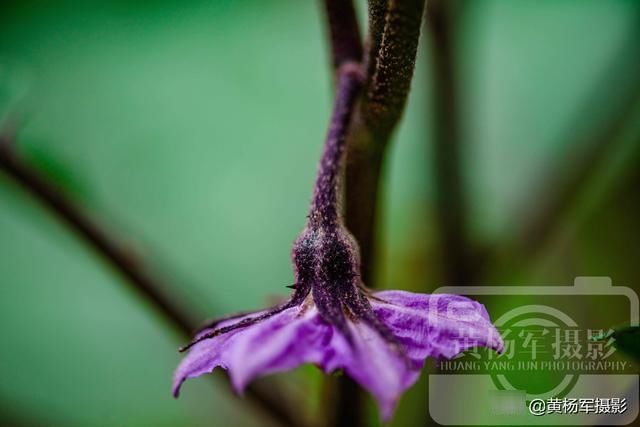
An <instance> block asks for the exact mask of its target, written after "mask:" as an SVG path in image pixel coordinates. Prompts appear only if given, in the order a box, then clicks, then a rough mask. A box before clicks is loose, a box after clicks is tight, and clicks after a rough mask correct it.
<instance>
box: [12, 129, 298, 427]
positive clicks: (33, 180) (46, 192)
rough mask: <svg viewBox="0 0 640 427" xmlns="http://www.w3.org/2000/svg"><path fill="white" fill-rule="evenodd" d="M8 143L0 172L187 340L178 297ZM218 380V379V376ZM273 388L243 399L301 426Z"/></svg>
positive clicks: (190, 319) (189, 319)
mask: <svg viewBox="0 0 640 427" xmlns="http://www.w3.org/2000/svg"><path fill="white" fill-rule="evenodd" d="M12 142H13V141H12V138H11V137H9V136H8V135H6V134H3V135H0V169H2V170H3V171H4V172H5V173H6V174H7V175H9V176H10V177H11V178H13V179H14V180H15V181H16V182H17V183H18V184H19V185H20V186H21V187H22V188H23V189H24V190H25V191H27V192H28V193H30V194H31V195H32V196H33V197H35V198H36V199H37V200H38V201H39V202H40V203H42V204H43V205H44V206H45V207H46V208H48V209H49V211H51V212H52V213H53V214H54V215H55V216H56V217H58V219H60V220H61V221H62V222H64V223H65V224H66V225H67V226H68V227H69V229H70V230H72V231H73V232H75V233H76V234H77V235H78V236H79V237H80V238H81V239H83V240H84V241H85V242H86V243H87V244H88V245H89V246H90V247H91V248H92V249H93V250H94V251H95V252H96V253H97V254H98V255H100V256H101V257H102V258H103V259H104V260H105V261H107V262H108V263H109V264H110V265H111V267H113V269H114V270H116V271H117V272H118V273H120V274H121V275H122V276H123V277H124V278H125V279H126V281H125V283H127V284H129V285H131V287H132V288H133V289H134V290H135V291H136V292H138V293H139V294H140V295H141V296H142V297H143V298H144V299H146V300H147V301H148V302H150V303H151V305H152V306H153V307H154V308H155V309H156V310H158V311H159V312H160V313H161V314H162V315H163V316H164V317H165V318H166V319H167V320H168V321H169V323H171V324H172V325H173V326H175V327H176V328H177V329H178V330H179V331H180V332H182V333H183V334H184V335H185V336H186V337H187V338H190V337H191V333H192V331H193V330H194V329H195V328H196V327H197V321H196V317H195V316H192V315H189V313H188V311H186V310H185V309H183V308H182V307H183V306H182V305H181V304H179V303H178V301H180V298H178V297H176V296H175V295H171V296H169V295H168V294H167V293H165V292H163V291H162V289H167V287H166V286H163V285H162V284H161V283H159V282H158V281H157V280H156V279H154V278H152V277H151V276H150V275H149V274H147V273H146V272H145V271H144V270H143V269H142V268H141V265H140V263H137V262H134V260H132V259H131V257H130V256H129V255H128V252H127V251H126V249H124V248H123V246H122V245H120V244H119V243H117V242H116V241H115V240H114V239H113V238H112V237H110V236H109V235H108V234H107V233H106V232H104V231H103V230H102V229H100V227H98V226H97V225H96V224H94V223H93V222H92V221H91V219H89V217H88V216H86V215H85V214H84V213H83V212H82V210H80V209H79V208H78V207H77V206H76V205H75V204H74V203H73V202H72V201H71V200H69V199H68V198H67V197H66V196H65V195H64V194H63V193H62V192H60V191H59V190H58V189H57V188H56V187H55V186H54V185H52V184H51V183H49V182H48V181H47V180H46V179H45V178H44V177H43V176H42V175H40V174H39V173H38V172H37V171H36V170H34V169H33V168H31V167H30V166H29V165H27V164H26V163H24V162H23V161H22V160H21V159H20V158H19V157H17V156H16V155H15V154H14V152H13V150H12V148H13V146H12ZM220 377H222V376H218V378H220ZM275 388H276V387H275V384H269V385H268V387H264V386H256V385H254V386H251V387H249V389H248V390H247V397H248V398H249V399H250V401H251V402H252V403H253V404H254V405H255V406H256V407H257V408H258V409H259V410H260V411H261V412H262V413H264V414H267V415H269V416H270V417H271V418H273V419H274V420H275V421H276V422H278V423H279V424H281V425H283V426H291V427H294V426H300V425H302V421H301V420H300V418H299V417H298V416H296V415H295V414H294V413H293V412H292V410H291V406H290V405H289V404H288V403H287V402H286V401H284V400H283V393H281V392H279V391H277V390H275Z"/></svg>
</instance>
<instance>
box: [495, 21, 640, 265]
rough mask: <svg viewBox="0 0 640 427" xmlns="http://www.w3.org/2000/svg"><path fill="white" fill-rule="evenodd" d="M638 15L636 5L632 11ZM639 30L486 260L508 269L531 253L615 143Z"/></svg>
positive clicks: (638, 57)
mask: <svg viewBox="0 0 640 427" xmlns="http://www.w3.org/2000/svg"><path fill="white" fill-rule="evenodd" d="M639 18H640V11H639V12H638V14H637V16H636V19H637V20H638V19H639ZM638 35H639V34H638V30H637V27H636V28H634V29H632V30H630V34H629V36H628V38H627V40H626V43H623V44H622V45H621V47H620V48H619V51H618V52H616V54H615V56H614V59H613V61H612V63H611V64H610V65H609V66H608V67H606V70H605V72H604V73H603V74H602V76H601V77H600V78H599V79H598V81H597V82H596V84H595V85H594V88H593V89H592V91H591V93H590V94H589V95H588V96H587V97H586V100H585V102H584V103H583V105H584V107H583V108H582V109H580V111H578V114H577V115H576V118H575V120H574V121H573V126H569V133H568V135H567V136H566V137H564V138H562V139H561V140H562V141H568V142H567V143H566V144H565V145H566V147H567V148H566V149H565V152H564V153H563V154H562V155H560V156H558V157H556V158H554V159H553V162H552V164H551V165H550V167H549V168H548V170H546V171H545V172H544V173H541V174H540V176H541V178H540V180H539V181H537V182H536V183H535V186H534V188H533V189H531V190H529V191H526V192H524V194H526V196H527V197H526V201H528V202H531V203H529V204H527V206H526V207H525V210H524V211H523V214H522V215H519V216H518V218H523V219H524V221H522V222H521V223H520V224H518V227H517V229H516V232H515V233H511V234H512V235H514V236H515V238H514V239H513V240H511V241H509V242H506V243H505V244H504V245H503V246H502V247H499V248H497V250H496V251H495V253H492V254H490V255H489V256H490V259H489V261H490V262H489V263H488V264H487V265H488V266H491V267H492V268H496V269H497V270H496V271H500V270H501V269H502V268H503V267H504V268H506V269H507V271H508V270H509V269H510V268H513V267H512V266H514V265H517V264H518V262H516V260H517V259H526V260H532V259H535V257H536V255H538V254H539V253H540V251H541V250H542V249H543V248H544V247H545V245H546V244H547V242H548V241H549V239H550V238H551V237H552V236H554V235H555V234H556V231H557V230H558V229H559V227H560V226H561V224H562V221H563V220H564V219H565V215H566V214H567V212H568V211H569V210H570V209H571V207H572V206H573V205H574V202H575V201H576V199H577V198H578V197H579V196H580V194H581V192H582V191H585V188H586V187H588V186H589V184H590V183H591V178H592V177H593V176H594V175H595V174H596V173H598V171H599V170H600V166H601V165H602V164H603V163H604V162H605V161H606V159H607V158H608V154H609V153H610V152H612V151H614V149H615V148H616V145H617V144H616V142H617V141H618V140H619V139H620V138H619V135H620V134H621V133H622V132H623V130H624V129H625V127H626V126H627V125H628V123H629V122H630V121H631V120H632V119H633V117H634V116H633V115H634V112H635V111H636V109H637V108H638V105H639V103H640V79H638V75H640V48H639V45H638V43H637V40H638Z"/></svg>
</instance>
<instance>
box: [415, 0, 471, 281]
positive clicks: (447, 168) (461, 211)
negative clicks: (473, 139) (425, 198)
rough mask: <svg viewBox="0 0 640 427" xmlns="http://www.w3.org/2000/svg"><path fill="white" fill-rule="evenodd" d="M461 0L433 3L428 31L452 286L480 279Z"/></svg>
mask: <svg viewBox="0 0 640 427" xmlns="http://www.w3.org/2000/svg"><path fill="white" fill-rule="evenodd" d="M458 6H461V5H459V3H458V2H457V1H456V0H433V1H431V2H430V3H429V8H428V10H427V16H426V26H425V27H426V30H427V32H428V34H429V35H430V39H431V47H432V48H431V52H432V56H431V60H432V64H433V70H434V73H433V85H432V88H433V91H434V92H433V100H434V103H435V105H434V107H435V108H434V114H435V117H434V120H433V123H434V126H435V141H434V147H433V150H434V156H433V157H434V163H433V168H434V171H435V184H436V185H435V190H436V200H437V202H436V210H437V221H438V227H437V229H438V231H439V233H440V236H439V238H440V247H441V257H442V259H441V264H442V279H443V281H444V283H445V284H447V285H468V284H473V283H474V280H475V278H474V271H473V264H472V257H471V251H470V247H469V240H468V234H467V221H466V205H467V203H466V200H465V194H466V193H465V188H464V178H463V176H462V172H461V159H460V148H461V143H462V142H461V140H460V120H459V112H458V101H459V100H458V87H457V79H456V77H457V69H456V57H455V51H456V50H455V43H456V40H455V35H456V25H455V20H456V15H457V13H459V11H458V10H457V8H458Z"/></svg>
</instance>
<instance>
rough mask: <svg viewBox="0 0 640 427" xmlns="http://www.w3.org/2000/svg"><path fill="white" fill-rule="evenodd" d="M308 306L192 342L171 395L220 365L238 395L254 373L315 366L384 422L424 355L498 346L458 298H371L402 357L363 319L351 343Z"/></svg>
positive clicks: (485, 320) (483, 317)
mask: <svg viewBox="0 0 640 427" xmlns="http://www.w3.org/2000/svg"><path fill="white" fill-rule="evenodd" d="M309 302H310V301H307V302H305V303H304V304H303V305H301V306H296V307H292V308H289V309H287V310H284V311H282V312H280V313H278V314H275V315H273V316H271V317H269V318H267V319H265V320H263V321H261V322H259V323H256V324H254V325H252V326H248V327H246V328H241V329H236V330H234V331H232V332H229V333H227V334H224V335H219V336H217V337H214V338H211V339H207V340H204V341H201V342H199V343H197V344H195V345H194V346H193V347H192V348H191V350H190V351H189V354H188V355H187V356H186V357H185V358H184V359H183V360H182V362H181V363H180V365H179V366H178V369H177V370H176V373H175V376H174V386H173V389H174V394H175V395H177V394H178V391H179V389H180V386H181V385H182V383H183V382H184V381H185V380H186V379H187V378H192V377H196V376H199V375H202V374H204V373H208V372H211V371H212V370H213V369H214V368H216V367H218V366H220V367H222V368H224V369H228V371H229V375H230V377H231V382H232V384H233V387H234V389H235V390H236V391H238V392H241V391H242V390H243V389H244V388H245V386H246V385H247V384H248V383H249V382H250V381H251V380H252V379H254V378H255V377H257V376H260V375H266V374H270V373H275V372H281V371H286V370H290V369H294V368H296V367H297V366H299V365H301V364H304V363H314V364H316V365H318V366H319V367H320V368H322V369H323V370H324V371H325V372H327V373H328V372H332V371H335V370H337V369H343V370H344V371H345V372H346V374H347V375H349V376H350V377H351V378H353V379H354V380H355V381H356V382H358V383H359V384H360V385H361V386H362V387H364V388H365V389H367V390H368V391H369V392H371V394H372V395H373V396H374V397H375V398H376V400H377V401H378V404H379V407H380V414H381V416H382V418H383V419H385V420H387V419H389V417H390V416H391V415H392V413H393V410H394V408H395V406H396V404H397V401H398V399H399V398H400V396H401V394H402V393H403V392H404V391H405V390H406V389H407V388H409V387H410V386H411V385H413V384H414V383H415V381H416V380H417V379H418V377H419V375H420V367H421V366H422V363H423V362H424V359H425V358H426V357H428V356H445V357H453V356H455V355H456V354H458V353H459V352H460V351H463V350H465V349H467V348H469V347H472V346H474V345H485V346H488V347H491V348H494V349H496V350H501V348H502V340H501V339H500V336H499V335H498V333H497V331H496V330H495V328H494V327H493V326H492V325H491V323H490V321H489V317H488V315H487V313H486V310H485V309H484V307H483V306H482V305H481V304H479V303H477V302H474V301H472V300H469V299H468V298H464V297H460V296H454V295H433V296H429V295H421V294H413V293H410V292H401V291H385V292H378V293H376V294H375V298H373V299H372V300H371V302H372V306H373V309H374V311H375V312H376V314H377V315H378V316H379V318H380V320H382V321H383V322H384V323H385V324H386V325H387V326H388V327H389V328H390V329H391V331H392V332H393V333H394V334H395V335H396V337H397V338H398V340H399V341H400V343H401V344H403V346H404V347H405V349H406V355H403V354H401V353H400V352H399V351H398V350H397V349H394V347H393V346H391V345H389V343H388V342H387V341H385V340H384V339H383V338H382V337H381V335H380V334H379V333H378V332H376V331H375V330H373V329H372V328H371V327H370V326H368V325H367V323H365V322H364V321H361V320H360V321H356V322H353V321H349V322H348V327H349V329H350V331H351V337H352V340H351V343H349V342H347V340H346V338H345V337H344V335H342V334H341V333H339V332H338V331H337V330H336V329H335V327H334V326H332V325H331V324H329V323H327V322H326V321H325V320H323V319H322V317H321V316H320V314H319V313H318V310H317V308H316V307H315V306H314V305H313V304H309ZM255 314H260V313H255ZM255 314H253V315H255ZM253 315H249V316H253ZM249 316H246V317H249ZM246 317H241V318H238V319H234V320H230V321H227V322H224V323H222V324H220V325H218V326H217V327H222V326H226V325H231V324H234V323H236V322H239V321H242V319H244V318H246ZM207 332H208V331H203V332H202V334H205V333H207ZM406 356H408V358H407V357H406Z"/></svg>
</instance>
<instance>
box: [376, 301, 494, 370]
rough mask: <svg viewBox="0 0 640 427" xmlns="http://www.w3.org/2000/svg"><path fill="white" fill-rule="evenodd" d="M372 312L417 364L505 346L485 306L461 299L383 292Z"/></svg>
mask: <svg viewBox="0 0 640 427" xmlns="http://www.w3.org/2000/svg"><path fill="white" fill-rule="evenodd" d="M371 302H372V305H373V310H374V311H375V313H376V315H377V316H378V317H379V318H380V320H382V321H383V322H384V323H385V324H386V325H387V326H388V327H389V328H391V330H392V331H393V333H394V335H395V336H396V337H397V338H398V340H399V341H400V342H401V343H402V344H403V345H404V346H405V348H406V351H407V354H408V356H409V357H410V358H411V359H414V360H416V361H417V360H424V359H425V358H426V357H446V358H449V359H450V358H452V357H454V356H456V355H457V354H458V353H460V352H462V351H464V350H467V349H469V348H472V347H475V346H484V347H489V348H492V349H494V350H496V351H498V352H501V351H502V348H503V346H504V343H503V341H502V338H501V337H500V334H499V333H498V331H497V330H496V329H495V327H494V326H493V324H492V323H491V321H490V320H489V315H488V314H487V311H486V309H485V308H484V306H483V305H482V304H480V303H479V302H477V301H473V300H471V299H469V298H466V297H463V296H460V295H449V294H433V295H427V294H417V293H412V292H405V291H381V292H376V293H375V294H374V298H373V299H372V301H371Z"/></svg>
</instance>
